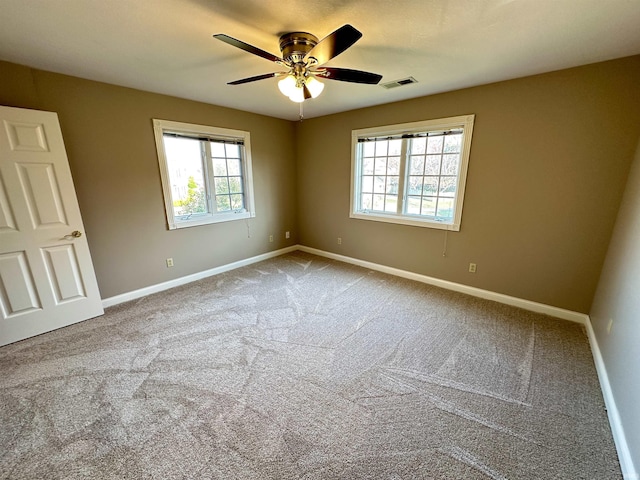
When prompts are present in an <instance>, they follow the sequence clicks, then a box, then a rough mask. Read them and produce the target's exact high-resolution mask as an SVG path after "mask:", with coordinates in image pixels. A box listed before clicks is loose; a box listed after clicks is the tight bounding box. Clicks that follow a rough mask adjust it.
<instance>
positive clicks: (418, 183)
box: [408, 176, 422, 195]
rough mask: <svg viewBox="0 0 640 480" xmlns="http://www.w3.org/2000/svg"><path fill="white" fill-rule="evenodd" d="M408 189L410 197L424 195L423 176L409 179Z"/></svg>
mask: <svg viewBox="0 0 640 480" xmlns="http://www.w3.org/2000/svg"><path fill="white" fill-rule="evenodd" d="M408 187H409V188H408V191H409V195H420V194H421V193H422V176H420V177H414V176H412V177H409V185H408Z"/></svg>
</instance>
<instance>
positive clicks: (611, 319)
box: [607, 318, 613, 335]
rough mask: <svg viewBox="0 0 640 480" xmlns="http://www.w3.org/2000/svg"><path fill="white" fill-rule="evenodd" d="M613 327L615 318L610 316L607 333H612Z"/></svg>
mask: <svg viewBox="0 0 640 480" xmlns="http://www.w3.org/2000/svg"><path fill="white" fill-rule="evenodd" d="M611 327H613V318H610V319H609V323H608V324H607V335H609V334H610V333H611Z"/></svg>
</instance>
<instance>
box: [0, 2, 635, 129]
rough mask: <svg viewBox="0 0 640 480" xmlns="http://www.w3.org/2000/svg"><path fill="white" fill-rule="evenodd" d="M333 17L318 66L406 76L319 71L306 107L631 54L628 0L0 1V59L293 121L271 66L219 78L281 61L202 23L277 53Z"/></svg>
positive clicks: (347, 104) (364, 101) (336, 108)
mask: <svg viewBox="0 0 640 480" xmlns="http://www.w3.org/2000/svg"><path fill="white" fill-rule="evenodd" d="M346 23H349V24H351V25H353V26H354V27H356V28H357V29H358V30H360V31H361V32H362V33H363V34H364V36H363V38H362V39H360V40H359V41H358V42H357V43H356V44H355V45H354V46H352V47H351V48H350V49H349V50H347V51H346V52H344V53H343V54H341V55H340V56H338V57H336V58H334V59H333V60H331V61H330V62H329V63H328V64H327V65H328V66H334V67H343V68H352V69H358V70H365V71H370V72H374V73H379V74H381V75H383V79H382V83H385V82H388V81H392V80H398V79H401V78H404V77H407V76H413V77H415V78H416V79H417V80H418V82H419V83H417V84H413V85H408V86H404V87H400V88H396V89H392V90H386V89H384V88H382V87H381V86H373V85H359V84H349V83H344V82H337V81H330V80H327V81H326V82H325V83H326V88H325V90H324V92H323V93H322V95H321V96H320V97H318V98H317V99H312V100H309V101H306V102H305V103H304V115H305V117H306V118H311V117H317V116H321V115H327V114H331V113H336V112H341V111H346V110H352V109H355V108H360V107H364V106H370V105H378V104H382V103H389V102H393V101H397V100H403V99H408V98H414V97H420V96H424V95H429V94H433V93H437V92H444V91H449V90H456V89H459V88H464V87H469V86H474V85H481V84H485V83H490V82H495V81H500V80H506V79H510V78H516V77H522V76H526V75H531V74H536V73H542V72H548V71H552V70H558V69H563V68H568V67H572V66H577V65H584V64H588V63H594V62H599V61H603V60H608V59H613V58H618V57H624V56H629V55H634V54H638V53H640V0H398V1H389V0H385V1H382V0H305V1H300V0H297V1H296V0H277V1H276V0H235V1H232V0H0V59H2V60H6V61H10V62H15V63H19V64H23V65H28V66H32V67H36V68H39V69H43V70H50V71H54V72H60V73H65V74H69V75H74V76H78V77H82V78H88V79H92V80H99V81H103V82H107V83H112V84H116V85H123V86H127V87H133V88H138V89H141V90H148V91H152V92H158V93H164V94H168V95H174V96H177V97H182V98H188V99H193V100H199V101H202V102H207V103H212V104H215V105H222V106H226V107H232V108H237V109H241V110H246V111H250V112H255V113H260V114H264V115H270V116H273V117H278V118H284V119H290V120H295V119H297V118H298V113H299V112H298V105H297V104H294V103H292V102H291V101H290V100H288V99H287V98H286V97H284V96H283V95H282V94H280V92H279V91H278V88H277V80H276V79H273V78H272V79H268V80H262V81H259V82H255V83H249V84H245V85H238V86H230V85H226V83H227V82H229V81H232V80H237V79H240V78H244V77H250V76H254V75H259V74H262V73H268V72H275V71H279V70H281V69H280V68H279V67H278V66H277V65H275V64H272V63H270V62H269V61H268V60H265V59H263V58H260V57H257V56H254V55H251V54H249V53H246V52H243V51H242V50H240V49H237V48H234V47H232V46H230V45H227V44H225V43H223V42H220V41H219V40H216V39H214V38H212V35H213V34H215V33H226V34H227V35H230V36H232V37H235V38H238V39H240V40H243V41H245V42H247V43H250V44H252V45H255V46H257V47H259V48H261V49H263V50H266V51H268V52H271V53H273V54H275V55H278V56H280V51H279V48H278V38H279V35H280V34H282V33H285V32H290V31H307V32H310V33H313V34H314V35H316V36H317V37H319V38H322V37H324V36H326V35H328V34H329V33H331V32H332V31H334V30H335V29H337V28H338V27H340V26H342V25H344V24H346ZM0 85H1V79H0Z"/></svg>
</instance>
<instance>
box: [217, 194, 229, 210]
mask: <svg viewBox="0 0 640 480" xmlns="http://www.w3.org/2000/svg"><path fill="white" fill-rule="evenodd" d="M216 210H217V211H218V212H227V211H229V210H231V201H230V199H229V195H216Z"/></svg>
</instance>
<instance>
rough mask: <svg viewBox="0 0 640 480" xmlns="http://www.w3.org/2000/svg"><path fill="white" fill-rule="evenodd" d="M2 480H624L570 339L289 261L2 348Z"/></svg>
mask: <svg viewBox="0 0 640 480" xmlns="http://www.w3.org/2000/svg"><path fill="white" fill-rule="evenodd" d="M0 375H1V376H0V422H1V427H2V428H1V430H0V447H1V449H0V478H3V479H12V480H14V479H30V480H31V479H80V478H91V479H125V478H127V479H146V478H148V479H278V480H283V479H308V480H311V479H391V480H397V479H487V478H489V479H494V480H503V479H563V480H567V479H594V480H595V479H597V480H607V479H621V478H622V475H621V473H620V466H619V464H618V459H617V455H616V451H615V447H614V444H613V439H612V436H611V430H610V428H609V424H608V422H607V415H606V411H605V408H604V402H603V398H602V393H601V391H600V387H599V384H598V378H597V375H596V371H595V367H594V363H593V359H592V356H591V351H590V349H589V343H588V340H587V337H586V333H585V331H584V327H583V326H581V325H579V324H575V323H571V322H567V321H563V320H558V319H554V318H551V317H547V316H544V315H539V314H536V313H532V312H528V311H525V310H520V309H517V308H513V307H509V306H505V305H502V304H498V303H494V302H490V301H486V300H482V299H478V298H474V297H470V296H466V295H463V294H458V293H454V292H450V291H446V290H442V289H439V288H435V287H431V286H428V285H424V284H421V283H417V282H412V281H409V280H405V279H402V278H397V277H393V276H390V275H385V274H382V273H379V272H374V271H370V270H367V269H364V268H360V267H355V266H352V265H348V264H344V263H340V262H336V261H332V260H328V259H325V258H321V257H316V256H313V255H309V254H306V253H302V252H294V253H291V254H287V255H283V256H281V257H277V258H274V259H271V260H267V261H264V262H261V263H258V264H255V265H251V266H248V267H244V268H241V269H238V270H234V271H231V272H227V273H224V274H221V275H218V276H215V277H210V278H207V279H204V280H201V281H198V282H194V283H191V284H188V285H185V286H182V287H178V288H175V289H172V290H168V291H165V292H162V293H158V294H155V295H151V296H148V297H145V298H142V299H139V300H136V301H132V302H128V303H126V304H121V305H118V306H115V307H112V308H109V309H107V311H106V313H105V314H104V316H102V317H99V318H96V319H93V320H88V321H86V322H82V323H79V324H76V325H72V326H70V327H66V328H63V329H60V330H57V331H54V332H50V333H47V334H44V335H41V336H38V337H34V338H31V339H27V340H24V341H21V342H18V343H15V344H12V345H8V346H6V347H3V348H0Z"/></svg>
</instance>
